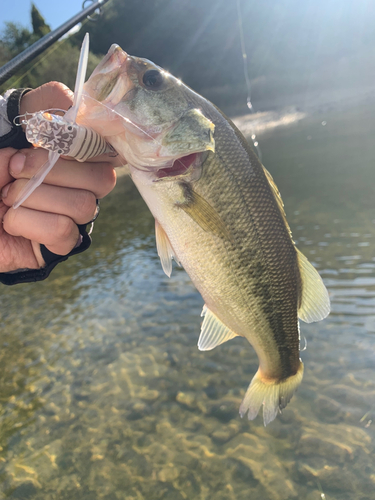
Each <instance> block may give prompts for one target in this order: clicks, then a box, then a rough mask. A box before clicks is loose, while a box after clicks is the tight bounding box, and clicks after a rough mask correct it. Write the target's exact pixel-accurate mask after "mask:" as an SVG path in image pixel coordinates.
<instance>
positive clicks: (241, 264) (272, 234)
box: [156, 102, 300, 378]
mask: <svg viewBox="0 0 375 500" xmlns="http://www.w3.org/2000/svg"><path fill="white" fill-rule="evenodd" d="M202 104H204V103H202V102H200V105H201V106H202ZM202 109H203V113H204V114H205V115H206V116H207V117H208V118H210V119H211V120H212V121H213V122H214V123H215V138H216V144H217V146H216V151H215V155H213V156H210V157H209V158H208V159H207V160H206V162H205V163H204V164H203V168H202V171H203V175H202V177H201V179H199V181H198V182H196V183H195V185H194V190H195V191H196V192H197V193H198V194H200V195H201V196H202V197H204V198H205V199H206V200H207V201H208V202H209V204H210V205H211V206H212V207H213V208H214V209H215V210H216V211H217V213H219V215H220V217H221V219H222V220H223V222H224V224H225V225H226V226H227V227H229V228H230V232H231V236H232V238H233V240H234V244H232V243H231V242H228V241H220V239H218V238H217V237H215V236H214V237H212V240H211V241H210V242H209V246H211V248H212V247H216V249H217V252H215V253H214V255H215V256H217V258H216V259H215V260H214V259H213V258H212V250H211V251H210V260H211V266H210V268H209V269H208V263H207V262H206V259H205V258H204V259H203V260H202V261H201V262H202V268H201V269H197V265H196V264H197V260H196V253H194V255H193V256H192V258H191V262H190V261H189V262H187V261H185V260H184V259H182V261H181V263H182V264H183V266H184V267H185V269H186V270H187V272H188V274H189V275H190V276H192V277H193V276H194V275H198V274H199V276H204V280H203V281H202V283H201V284H200V285H198V284H197V283H196V281H195V280H194V279H193V278H192V279H193V281H194V282H195V283H196V286H197V288H198V290H199V291H200V292H201V294H202V296H203V298H204V299H205V302H206V304H208V305H210V304H212V303H216V302H217V300H220V306H221V308H220V309H221V310H220V311H219V310H218V309H219V308H218V307H216V308H215V306H214V305H212V310H213V311H214V312H215V314H216V315H217V316H218V317H219V318H220V319H222V320H223V321H224V322H226V324H228V326H229V327H231V329H233V331H235V332H236V333H240V334H241V335H242V336H245V337H247V338H249V340H250V341H251V339H252V337H253V336H256V337H258V340H257V343H259V344H260V348H261V350H262V351H264V350H267V351H268V350H269V349H268V345H269V344H270V342H269V336H268V335H263V332H264V330H266V331H267V333H268V332H269V333H270V334H271V335H272V337H273V342H275V344H276V345H277V347H278V356H279V358H280V359H279V360H278V362H277V363H276V362H275V359H274V358H275V356H273V363H272V370H271V369H270V368H268V369H266V367H264V368H265V373H266V375H267V376H268V377H269V378H286V377H288V376H290V375H292V374H295V373H296V371H297V370H298V367H299V363H300V362H299V331H298V318H297V307H296V304H297V301H298V289H299V287H300V276H299V270H298V265H297V262H296V260H297V255H296V251H295V247H294V245H293V243H292V241H291V238H290V235H289V231H288V229H287V228H286V226H285V223H284V220H283V218H282V215H281V214H280V210H279V208H278V206H277V203H276V201H275V199H274V196H273V193H272V192H271V189H270V186H269V184H268V181H267V179H266V177H265V175H264V172H263V168H262V166H261V164H260V162H259V160H258V158H257V157H256V155H255V154H254V153H253V152H252V151H251V150H250V149H249V148H246V149H245V148H244V147H243V145H242V144H241V142H240V140H239V138H238V135H237V134H236V131H235V130H236V129H235V128H234V126H232V127H231V126H228V124H227V122H226V121H224V120H225V118H224V117H223V116H222V115H221V114H220V113H218V112H214V110H208V109H205V108H204V107H203V106H202ZM221 139H222V140H221ZM156 189H160V186H158V187H156ZM176 215H177V217H176V220H175V223H176V228H175V235H176V237H174V235H172V233H171V234H170V236H171V238H170V239H171V243H172V246H173V247H174V248H175V249H176V251H177V248H179V239H180V238H179V232H180V228H181V220H180V216H181V214H180V213H177V214H176ZM169 226H171V224H169ZM192 226H193V227H192V230H194V229H197V230H198V232H199V226H198V227H197V226H196V225H194V224H193V225H192ZM168 235H169V233H168ZM205 236H206V235H205ZM190 237H191V239H193V240H194V239H195V236H192V235H191V236H190ZM196 238H197V239H198V238H201V235H198V234H197V235H196ZM198 241H200V240H199V239H198ZM197 251H198V250H197ZM200 251H203V255H205V252H206V248H204V249H201V250H200ZM177 253H178V251H177ZM181 253H182V252H181ZM206 255H207V254H206ZM225 255H226V257H227V258H226V266H225V267H226V269H227V271H229V273H228V274H227V276H226V279H227V280H228V282H229V283H230V287H229V288H230V289H229V290H225V291H224V290H223V291H221V290H220V288H219V290H220V291H221V293H220V294H219V297H217V299H216V297H215V290H217V289H218V284H217V283H216V279H215V278H216V276H217V274H218V267H220V266H223V260H224V257H225ZM276 257H277V258H276ZM224 262H225V260H224ZM280 262H281V263H282V265H280ZM199 276H197V278H196V279H197V280H198V278H199ZM222 279H223V276H222V275H221V276H220V280H222ZM223 296H224V297H225V302H224V301H223V300H222V299H221V297H223ZM214 297H215V298H214ZM215 299H216V300H215ZM232 303H235V304H241V306H242V310H241V311H238V309H237V310H236V312H235V317H231V318H230V319H229V320H228V319H227V316H228V313H227V314H225V313H224V314H223V312H221V311H222V310H225V311H227V312H229V311H230V307H231V304H232ZM214 308H215V309H216V311H215V309H214ZM259 309H260V310H261V311H262V314H259V313H258V310H259ZM231 316H233V315H231ZM225 320H226V321H225ZM238 323H240V325H238ZM258 356H259V357H261V354H260V353H258Z"/></svg>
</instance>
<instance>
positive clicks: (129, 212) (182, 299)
mask: <svg viewBox="0 0 375 500" xmlns="http://www.w3.org/2000/svg"><path fill="white" fill-rule="evenodd" d="M374 110H375V109H374V106H373V105H371V104H369V105H368V106H363V107H361V108H355V109H352V110H346V111H334V110H331V111H320V112H319V113H316V114H314V115H313V116H310V117H307V118H305V119H303V120H302V121H300V122H299V123H298V124H295V125H291V126H288V127H283V128H277V129H275V130H273V131H272V132H268V133H267V134H265V135H263V136H262V137H261V138H260V144H261V148H262V152H263V162H264V164H265V166H266V167H267V168H268V169H269V170H270V172H271V173H272V175H273V176H274V179H275V181H276V183H277V184H278V187H279V189H280V191H281V194H282V196H283V200H284V203H285V208H286V213H287V217H288V220H289V223H290V226H291V229H292V231H293V236H294V239H295V240H296V243H297V244H298V247H299V248H300V249H301V250H302V251H303V252H304V253H305V254H306V255H307V257H308V258H309V259H310V260H311V261H312V262H313V263H314V265H315V266H316V267H317V269H318V270H319V272H320V273H321V275H322V277H323V279H324V281H325V283H326V285H327V288H328V289H329V292H330V297H331V302H332V313H331V315H330V316H329V317H328V318H327V319H326V320H325V321H323V322H320V323H315V324H310V325H307V324H304V323H302V324H301V335H302V337H304V338H305V339H306V344H307V346H306V349H305V350H304V351H303V352H302V353H301V357H302V358H303V361H304V364H305V375H304V380H303V382H302V385H301V386H300V388H299V390H298V392H297V394H296V395H295V396H294V397H293V399H292V401H291V402H290V404H289V405H288V407H287V408H286V409H285V410H284V411H283V413H282V415H280V416H278V417H277V418H276V420H275V421H274V422H273V423H271V424H270V425H268V426H267V427H264V426H263V422H262V418H261V416H258V418H257V419H256V420H255V421H253V422H249V421H248V420H246V419H241V418H240V417H239V414H238V408H239V404H240V402H241V399H242V397H243V395H244V393H245V390H246V388H247V386H248V384H249V382H250V380H251V378H252V376H253V374H254V373H255V371H256V369H257V365H258V362H257V358H256V355H255V353H254V351H253V350H252V348H251V346H250V345H249V344H248V342H247V341H246V340H245V339H241V338H237V339H234V340H231V341H230V342H227V343H225V344H224V345H222V346H220V347H218V348H216V349H215V350H213V351H210V352H200V351H198V349H197V346H196V344H197V339H198V335H199V330H200V323H201V318H200V312H201V309H202V305H203V303H202V299H201V297H200V295H199V294H198V293H197V292H196V290H195V288H194V286H193V285H192V283H191V282H190V280H189V278H188V276H187V275H186V273H185V272H184V271H183V270H182V269H179V268H177V267H175V268H174V270H173V274H172V277H171V278H170V279H168V278H167V277H166V276H165V275H164V273H163V271H162V269H161V266H160V262H159V259H158V257H157V254H156V249H155V240H154V223H153V219H152V217H151V215H150V213H149V211H148V209H147V207H146V206H145V204H144V202H143V201H142V199H141V198H140V196H139V195H138V193H137V191H136V189H135V188H134V187H133V186H132V184H131V181H129V179H127V178H121V179H120V180H119V183H118V186H117V188H116V190H115V191H114V193H113V194H111V195H110V196H109V197H108V198H107V199H106V200H104V201H103V203H102V212H101V215H100V217H99V219H98V221H97V222H96V225H95V231H94V243H93V245H92V247H91V249H90V251H88V252H86V253H84V254H82V255H80V256H78V257H76V258H72V259H70V260H69V261H68V262H66V263H64V264H62V265H60V266H59V267H58V268H56V269H55V271H54V272H53V274H52V275H51V277H50V279H49V280H48V281H46V282H43V283H39V284H30V285H22V286H16V287H12V288H6V287H4V286H2V288H1V290H0V294H1V310H0V499H3V498H4V499H8V498H11V499H31V500H36V499H38V500H39V499H43V500H50V499H51V500H52V499H59V500H64V499H70V500H76V499H77V500H78V499H79V500H96V499H105V500H116V499H121V500H142V499H145V500H182V499H188V500H206V499H207V500H211V499H213V500H289V499H303V500H319V499H326V500H374V499H375V451H374V444H375V251H374V249H375V162H374V159H375V140H374V137H375V117H374V116H375V113H374ZM302 343H303V344H304V343H305V342H304V341H303V342H302Z"/></svg>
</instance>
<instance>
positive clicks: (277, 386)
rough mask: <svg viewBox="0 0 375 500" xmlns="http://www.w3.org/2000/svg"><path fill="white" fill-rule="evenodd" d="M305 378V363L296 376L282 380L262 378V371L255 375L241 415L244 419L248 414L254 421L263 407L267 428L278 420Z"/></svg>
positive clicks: (241, 409)
mask: <svg viewBox="0 0 375 500" xmlns="http://www.w3.org/2000/svg"><path fill="white" fill-rule="evenodd" d="M302 377H303V363H302V361H301V362H300V366H299V368H298V371H297V373H296V374H295V375H291V376H290V377H288V378H286V379H284V380H281V381H270V380H267V379H264V378H262V376H261V373H260V371H259V370H258V371H257V373H256V374H255V375H254V377H253V380H252V381H251V383H250V385H249V388H248V389H247V391H246V394H245V397H244V399H243V401H242V403H241V406H240V415H241V417H243V416H244V415H245V414H246V412H248V418H249V420H254V418H255V417H256V416H257V415H258V412H259V410H260V407H261V406H262V405H263V420H264V425H265V426H266V425H267V424H269V423H270V422H272V420H274V419H275V418H276V415H277V412H278V411H281V410H282V409H283V408H285V407H286V405H287V404H288V403H289V401H290V400H291V398H292V396H293V394H294V393H295V392H296V390H297V388H298V386H299V384H300V383H301V381H302Z"/></svg>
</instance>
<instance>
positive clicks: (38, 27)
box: [31, 3, 51, 38]
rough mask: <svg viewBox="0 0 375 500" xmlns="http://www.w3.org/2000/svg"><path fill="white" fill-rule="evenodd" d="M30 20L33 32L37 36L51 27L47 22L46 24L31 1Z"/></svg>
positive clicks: (47, 31) (45, 32) (42, 34)
mask: <svg viewBox="0 0 375 500" xmlns="http://www.w3.org/2000/svg"><path fill="white" fill-rule="evenodd" d="M31 22H32V25H33V33H34V35H35V36H37V37H38V38H42V36H44V35H46V34H47V33H49V32H50V31H51V28H50V27H49V26H48V24H46V22H45V21H44V18H43V16H42V15H41V14H40V12H39V10H38V9H37V8H36V7H35V5H34V4H33V3H32V4H31Z"/></svg>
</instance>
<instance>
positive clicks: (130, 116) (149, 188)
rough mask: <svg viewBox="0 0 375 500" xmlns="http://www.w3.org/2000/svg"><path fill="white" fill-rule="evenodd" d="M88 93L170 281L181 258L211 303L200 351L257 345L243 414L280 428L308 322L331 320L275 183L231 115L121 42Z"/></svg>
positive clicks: (90, 112)
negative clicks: (277, 421)
mask: <svg viewBox="0 0 375 500" xmlns="http://www.w3.org/2000/svg"><path fill="white" fill-rule="evenodd" d="M84 94H85V95H84V109H83V113H82V114H81V117H80V119H81V120H82V122H83V124H84V125H87V126H91V127H92V128H93V129H94V130H96V131H97V132H98V133H101V134H102V135H104V137H105V138H106V140H107V141H108V142H109V143H110V144H112V146H113V147H114V149H115V150H116V151H117V152H118V153H119V154H120V155H121V156H122V157H123V158H124V160H125V161H126V162H127V163H128V165H129V170H130V173H131V176H132V179H133V181H134V183H135V184H136V186H137V188H138V190H139V192H140V194H141V195H142V197H143V198H144V200H145V201H146V203H147V205H148V206H149V208H150V210H151V212H152V214H153V215H154V217H155V229H156V243H157V250H158V253H159V256H160V260H161V263H162V266H163V269H164V271H165V272H166V274H167V275H168V276H169V275H170V273H171V271H172V262H171V261H172V258H174V259H175V260H176V261H178V262H180V263H181V264H182V266H183V267H184V268H185V270H186V271H187V273H188V274H189V276H190V278H191V279H192V281H193V283H194V285H195V286H196V288H197V289H198V290H199V292H200V293H201V295H202V297H203V299H204V301H205V306H204V308H203V312H202V315H203V316H204V320H203V323H202V329H201V335H200V337H199V341H198V347H199V349H201V350H210V349H213V348H214V347H216V346H218V345H220V344H221V343H223V342H225V341H228V340H230V339H231V338H233V337H235V336H241V337H245V338H246V339H247V340H248V341H249V342H250V344H251V345H252V346H253V347H254V349H255V351H256V353H257V356H258V358H259V369H258V372H257V373H256V374H255V376H254V378H253V380H252V381H251V383H250V385H249V387H248V389H247V392H246V394H245V397H244V400H243V401H242V403H241V406H240V414H241V416H243V415H245V414H246V413H247V414H248V418H249V419H254V418H255V417H256V415H257V414H258V412H259V410H260V408H261V407H262V406H263V419H264V423H265V424H268V423H269V422H271V421H272V420H273V419H274V418H275V417H276V415H277V412H278V411H280V410H281V409H282V408H284V407H285V406H286V404H287V403H288V402H289V400H290V399H291V397H292V396H293V394H294V392H295V391H296V389H297V387H298V386H299V384H300V382H301V380H302V376H303V363H302V361H301V360H300V354H299V344H300V335H299V318H300V319H302V320H304V321H306V322H311V321H318V320H320V319H323V318H324V317H325V316H327V314H328V312H329V298H328V294H327V291H326V289H325V287H324V284H323V282H322V280H321V278H320V276H319V275H318V273H317V272H316V270H315V269H314V268H313V267H312V266H311V264H310V263H309V262H308V260H307V259H306V257H304V256H303V254H301V253H300V252H299V251H298V250H297V249H296V247H295V245H294V242H293V241H292V237H291V233H290V229H289V226H288V223H287V221H286V217H285V213H284V210H283V205H282V201H281V198H280V195H279V193H278V190H277V188H276V186H275V184H274V182H273V179H272V177H271V176H270V174H269V173H268V172H267V171H266V170H265V169H264V167H263V166H262V164H261V163H260V161H259V159H258V158H257V156H256V155H255V153H254V152H253V150H252V149H251V147H250V146H249V145H248V143H247V142H246V140H245V139H244V138H243V136H242V135H241V133H240V132H239V131H238V130H237V128H236V127H235V126H234V125H233V123H232V122H231V121H230V120H229V119H228V118H226V117H225V116H224V115H223V114H222V113H221V112H220V110H218V109H217V108H216V107H215V106H213V105H212V104H211V103H210V102H209V101H207V100H206V99H204V98H203V97H202V96H199V95H198V94H196V93H195V92H194V91H192V90H191V89H190V88H188V87H187V86H185V85H184V84H183V83H181V82H180V81H179V80H177V79H176V78H174V77H173V76H172V75H170V74H168V73H166V72H165V71H164V70H162V69H161V68H160V67H158V66H157V65H155V64H153V63H152V62H150V61H147V60H145V59H140V58H137V57H132V56H129V55H128V54H126V53H125V52H124V51H122V50H121V49H120V48H119V47H118V46H112V47H111V49H110V51H109V52H108V54H107V56H106V57H105V58H104V59H103V61H102V62H101V63H100V64H99V65H98V67H97V68H96V69H95V71H94V73H93V75H92V76H91V77H90V79H89V80H88V82H87V83H86V84H85V92H84ZM98 101H100V103H99V102H98ZM108 110H111V111H112V112H113V113H112V115H111V113H108ZM121 117H123V120H121Z"/></svg>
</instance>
